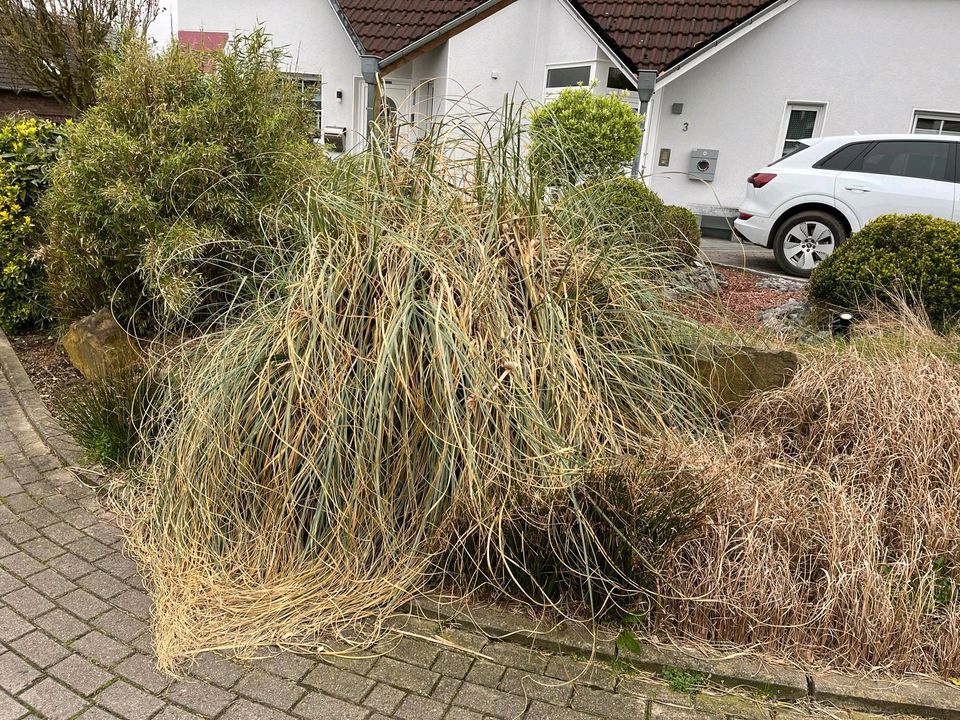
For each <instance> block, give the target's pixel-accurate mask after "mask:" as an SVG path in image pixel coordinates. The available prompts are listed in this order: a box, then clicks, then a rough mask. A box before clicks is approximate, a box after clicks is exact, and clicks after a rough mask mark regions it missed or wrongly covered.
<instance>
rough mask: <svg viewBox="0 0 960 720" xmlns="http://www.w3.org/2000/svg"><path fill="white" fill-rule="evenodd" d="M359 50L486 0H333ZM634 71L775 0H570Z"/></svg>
mask: <svg viewBox="0 0 960 720" xmlns="http://www.w3.org/2000/svg"><path fill="white" fill-rule="evenodd" d="M336 1H337V5H339V8H340V12H341V14H342V17H343V18H344V19H345V21H346V23H347V25H348V28H347V29H348V31H350V32H351V34H352V35H353V36H354V37H355V38H356V40H357V42H358V43H359V44H360V46H361V47H360V50H361V51H362V52H365V53H367V54H369V55H375V56H377V57H380V58H385V57H388V56H390V55H392V54H394V53H397V52H399V51H401V50H403V49H404V48H406V47H408V46H410V45H411V44H413V43H415V42H417V41H418V40H421V39H422V38H424V37H426V36H427V35H429V34H430V33H432V32H435V31H437V30H439V29H441V28H442V27H444V26H445V25H447V24H448V23H450V22H453V21H454V20H456V19H457V18H459V17H461V16H462V15H464V14H466V13H469V12H470V11H472V10H476V9H477V8H479V7H480V6H482V5H484V4H485V0H336ZM569 1H570V3H571V5H573V6H574V7H575V8H576V9H577V10H578V11H579V12H580V14H581V15H582V16H583V18H584V19H585V20H586V21H587V22H588V23H589V24H590V25H591V26H592V27H593V29H594V30H595V31H596V32H597V33H598V34H599V35H600V36H601V38H602V39H603V40H604V41H606V42H607V44H608V45H609V46H610V49H611V50H613V51H614V52H616V53H617V54H618V55H619V56H620V58H621V59H622V60H623V61H625V62H626V64H627V65H631V66H633V67H634V68H636V69H642V70H664V69H666V68H668V67H670V66H671V65H673V64H674V63H676V62H677V61H679V60H680V59H682V58H683V57H685V56H686V55H688V54H690V53H691V52H693V51H694V50H696V49H697V48H698V47H700V46H701V45H703V44H705V43H706V42H709V41H710V40H712V39H714V38H715V37H717V36H719V35H722V34H723V33H725V32H726V31H728V30H730V29H732V28H734V27H736V26H737V25H738V24H740V23H742V22H743V21H745V20H747V19H748V18H750V17H752V16H753V15H754V14H756V13H757V12H759V11H760V10H762V9H763V8H765V7H767V6H769V5H772V4H774V3H775V2H777V0H626V1H623V0H621V1H620V2H616V1H614V0H569Z"/></svg>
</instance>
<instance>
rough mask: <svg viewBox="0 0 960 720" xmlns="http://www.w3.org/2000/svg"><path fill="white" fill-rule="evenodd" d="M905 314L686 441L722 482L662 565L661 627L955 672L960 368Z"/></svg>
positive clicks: (826, 658) (834, 659) (848, 659)
mask: <svg viewBox="0 0 960 720" xmlns="http://www.w3.org/2000/svg"><path fill="white" fill-rule="evenodd" d="M898 327H899V330H898V331H897V333H895V334H893V335H891V334H889V326H887V328H879V327H874V328H873V329H872V332H871V333H868V336H867V337H861V338H859V339H858V340H856V341H855V342H854V344H853V345H852V346H851V347H849V348H844V349H838V350H834V351H831V352H827V353H825V354H819V355H817V356H812V357H811V358H810V359H809V362H808V364H807V366H806V367H805V368H804V369H803V370H802V371H801V372H800V373H799V375H798V376H797V377H796V378H795V380H794V381H793V382H792V383H791V384H790V386H789V387H787V388H786V389H784V390H782V391H779V392H773V393H767V394H764V395H762V396H760V397H758V398H756V399H755V400H754V401H752V402H751V403H749V404H748V405H747V406H746V407H744V408H743V409H742V411H741V412H740V413H739V414H738V415H737V416H736V417H735V418H734V421H733V424H732V427H731V428H730V431H729V435H728V438H729V439H728V440H727V441H726V442H725V443H719V444H717V445H713V446H709V447H699V448H685V449H684V451H683V453H682V454H683V455H684V461H685V462H687V463H696V462H699V463H701V464H702V465H703V467H704V470H703V475H704V478H705V479H706V480H708V481H710V482H715V483H717V485H718V486H719V487H721V488H722V491H721V497H720V498H718V500H717V503H716V505H715V511H714V515H713V517H712V518H711V522H710V523H709V525H708V526H707V531H706V533H705V534H704V535H703V536H701V537H700V538H698V539H697V540H695V541H693V542H690V543H688V544H686V545H685V546H684V547H683V548H682V549H681V551H680V552H679V553H677V554H676V555H675V556H674V558H673V562H672V566H671V567H668V568H667V569H666V571H665V573H664V574H663V576H662V578H661V588H660V589H661V593H662V596H661V598H660V600H659V612H658V613H657V618H658V620H657V622H658V625H659V629H660V630H665V631H667V633H668V634H672V635H674V636H680V637H686V638H696V639H698V640H707V641H711V642H717V643H736V644H739V645H747V646H753V647H755V648H757V649H758V650H762V651H764V652H768V653H773V654H777V655H781V656H784V657H789V658H795V659H800V660H803V661H806V662H813V663H816V664H819V665H827V666H835V667H842V668H857V669H876V668H882V669H884V670H888V671H893V672H936V673H941V674H944V675H955V674H956V673H957V672H958V671H960V604H958V590H957V586H958V579H960V367H958V366H957V365H956V364H954V363H953V362H952V361H951V360H950V357H951V356H952V355H951V353H952V349H951V344H950V342H949V341H946V340H942V339H938V338H936V337H935V336H933V335H932V334H930V333H929V332H928V331H925V330H923V329H922V326H921V325H920V324H919V323H916V322H914V323H912V324H910V323H908V324H907V325H903V324H900V325H899V326H898ZM871 334H872V335H873V336H874V337H869V335H871Z"/></svg>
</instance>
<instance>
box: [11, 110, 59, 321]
mask: <svg viewBox="0 0 960 720" xmlns="http://www.w3.org/2000/svg"><path fill="white" fill-rule="evenodd" d="M61 140H62V134H61V131H60V129H59V128H58V127H57V126H56V125H54V124H53V123H50V122H46V121H42V120H35V119H33V118H11V119H8V120H6V121H0V327H3V329H4V330H5V331H7V332H18V331H21V330H27V329H30V328H32V327H36V326H37V325H41V324H42V323H43V322H44V321H45V320H46V319H47V317H48V303H47V302H46V299H45V297H44V277H45V275H44V269H43V262H42V259H41V252H40V245H41V243H40V233H39V232H38V229H37V224H36V222H35V221H34V218H33V215H34V210H35V209H36V205H37V201H38V200H39V199H40V195H41V194H42V193H43V191H44V190H45V189H46V186H47V176H48V172H49V170H50V167H51V165H52V164H53V162H54V161H55V160H56V158H57V156H58V154H59V152H60V148H61Z"/></svg>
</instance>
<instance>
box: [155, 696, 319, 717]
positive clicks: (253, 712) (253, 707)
mask: <svg viewBox="0 0 960 720" xmlns="http://www.w3.org/2000/svg"><path fill="white" fill-rule="evenodd" d="M290 717H291V716H290V715H287V714H286V713H282V712H280V711H279V710H274V709H273V708H269V707H265V706H263V705H258V704H257V703H253V702H250V701H249V700H238V701H237V702H235V703H234V704H233V705H231V706H230V707H229V708H228V709H227V711H226V712H225V713H223V715H221V716H220V720H287V718H290ZM334 717H335V716H330V720H333V718H334ZM158 720H160V719H159V718H158ZM171 720H173V719H172V718H171ZM316 720H320V718H319V717H318V718H317V719H316Z"/></svg>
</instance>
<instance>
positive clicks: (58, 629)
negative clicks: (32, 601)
mask: <svg viewBox="0 0 960 720" xmlns="http://www.w3.org/2000/svg"><path fill="white" fill-rule="evenodd" d="M0 614H2V611H0ZM34 623H35V624H36V626H37V627H39V628H42V629H44V630H46V631H47V632H48V633H49V634H50V635H52V636H53V637H55V638H56V639H57V640H60V641H61V642H69V641H71V640H76V639H77V638H78V637H80V636H81V635H83V634H84V633H86V632H87V631H89V630H90V627H89V626H88V625H86V624H84V623H82V622H80V621H79V620H77V618H75V617H73V615H70V614H69V613H66V612H64V611H63V610H59V609H58V610H51V611H50V612H48V613H47V614H46V615H41V616H40V617H38V618H37V619H36V620H34Z"/></svg>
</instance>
